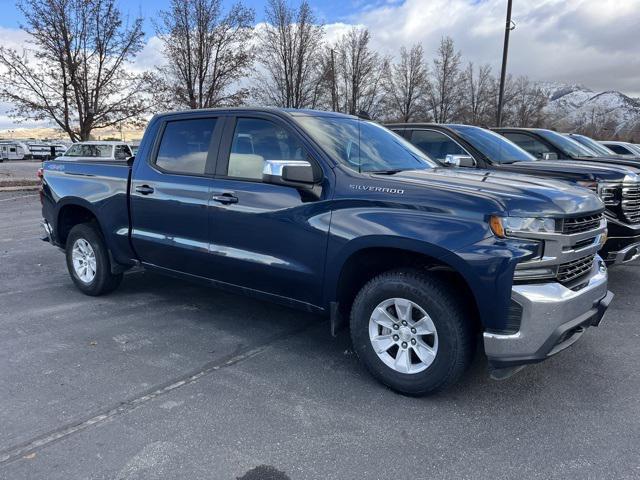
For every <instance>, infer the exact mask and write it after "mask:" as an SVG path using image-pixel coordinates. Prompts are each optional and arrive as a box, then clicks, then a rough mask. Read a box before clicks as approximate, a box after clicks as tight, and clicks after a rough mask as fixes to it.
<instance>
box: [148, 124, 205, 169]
mask: <svg viewBox="0 0 640 480" xmlns="http://www.w3.org/2000/svg"><path fill="white" fill-rule="evenodd" d="M215 126H216V119H215V118H194V119H188V120H172V121H170V122H167V124H166V125H165V128H164V131H163V133H162V139H161V140H160V146H159V148H158V154H157V156H156V160H155V164H156V166H157V167H159V168H160V169H161V170H163V171H165V172H169V173H181V174H186V175H204V173H205V168H206V165H207V156H208V155H209V147H210V144H211V139H212V138H213V131H214V128H215Z"/></svg>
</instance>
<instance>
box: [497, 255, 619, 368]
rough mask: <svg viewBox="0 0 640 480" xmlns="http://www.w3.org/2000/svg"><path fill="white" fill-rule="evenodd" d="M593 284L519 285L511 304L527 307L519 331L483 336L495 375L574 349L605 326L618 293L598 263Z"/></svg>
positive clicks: (605, 271) (604, 268) (513, 293)
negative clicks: (611, 289)
mask: <svg viewBox="0 0 640 480" xmlns="http://www.w3.org/2000/svg"><path fill="white" fill-rule="evenodd" d="M596 259H597V260H596V261H595V262H594V265H593V268H592V271H591V273H590V277H589V280H588V281H587V282H586V284H585V286H583V287H582V288H580V289H579V290H577V291H574V290H572V289H570V288H567V287H565V286H564V285H562V284H560V283H558V282H549V283H532V284H523V285H514V286H513V288H512V292H511V298H512V300H514V301H515V302H517V303H518V304H519V305H520V306H521V307H522V316H521V322H520V329H519V331H518V332H517V333H513V334H497V333H490V332H485V333H484V349H485V353H486V355H487V358H488V360H489V366H490V367H491V368H492V369H501V368H510V367H516V366H519V365H524V364H528V363H535V362H540V361H542V360H544V359H546V358H548V357H550V356H552V355H555V354H556V353H558V352H561V351H562V350H564V349H565V348H568V347H569V346H571V345H572V344H573V343H575V342H576V341H577V340H578V339H579V338H580V336H582V334H583V333H584V331H585V329H586V328H587V327H590V326H597V325H599V324H600V321H601V320H602V317H603V316H604V313H605V311H606V310H607V307H608V306H609V304H610V303H611V300H612V299H613V293H611V292H609V291H608V290H607V270H606V267H605V266H604V262H603V261H602V260H601V259H600V258H599V257H596Z"/></svg>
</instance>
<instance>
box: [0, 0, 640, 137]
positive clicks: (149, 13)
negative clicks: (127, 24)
mask: <svg viewBox="0 0 640 480" xmlns="http://www.w3.org/2000/svg"><path fill="white" fill-rule="evenodd" d="M119 1H120V4H121V8H122V10H123V11H124V12H126V13H128V14H129V15H131V16H136V15H139V14H140V13H141V12H142V14H143V16H145V17H146V19H147V20H146V29H145V31H146V32H147V42H148V44H147V47H146V48H145V49H144V51H143V52H142V54H141V55H140V57H139V58H138V59H137V61H136V67H137V68H140V69H144V68H148V67H150V66H153V65H154V64H155V63H156V62H158V61H159V59H160V58H161V57H160V55H159V52H158V48H157V47H158V41H157V39H154V38H153V27H152V25H151V22H150V21H149V20H148V19H149V18H152V17H153V15H154V12H155V11H158V10H159V9H162V8H166V6H167V4H168V3H169V0H119ZM225 3H228V4H230V3H231V2H227V1H226V0H225ZM244 3H245V4H247V5H249V6H250V7H252V8H254V9H255V11H256V21H258V22H259V21H261V20H262V17H263V11H264V4H265V1H264V0H245V2H244ZM310 3H311V5H312V6H313V8H314V9H315V11H316V14H317V16H318V18H319V19H320V20H321V21H322V22H324V24H325V25H326V26H327V31H328V35H329V36H330V37H334V36H337V35H339V34H340V33H341V32H343V31H345V30H346V29H347V28H349V26H350V25H364V26H366V27H368V28H369V29H370V30H371V33H372V35H373V44H374V47H375V48H376V49H378V50H380V51H382V52H384V53H388V54H391V55H393V54H395V53H396V52H397V49H398V48H399V46H400V45H407V46H409V45H411V44H413V43H416V42H419V43H421V44H422V45H423V46H424V49H425V52H426V53H427V54H428V55H431V54H432V52H434V51H435V49H436V47H437V43H438V41H439V39H440V38H441V37H442V36H443V35H449V36H451V37H452V38H453V39H454V40H455V42H456V45H457V47H458V48H459V49H460V50H461V51H462V53H463V56H464V58H465V60H471V61H473V62H475V63H489V64H491V65H492V66H493V67H494V69H495V70H496V71H498V69H499V65H500V59H501V53H502V41H503V32H504V19H505V13H506V3H507V2H506V0H404V1H402V0H374V1H365V0H352V1H349V0H310ZM0 11H1V12H2V16H1V17H0V44H2V45H17V46H19V45H21V44H22V42H23V41H24V39H25V38H24V35H23V34H22V33H21V32H20V31H19V24H20V21H21V16H20V14H19V12H18V11H17V9H16V8H15V3H14V1H11V0H0ZM512 18H513V20H514V22H515V23H516V25H517V26H516V29H515V30H514V31H513V32H512V36H511V45H510V51H509V53H510V54H509V71H510V72H511V73H513V74H516V75H519V74H525V75H528V76H529V77H531V78H532V79H536V80H551V81H558V82H566V83H580V84H583V85H586V86H587V87H589V88H591V89H593V90H596V91H602V90H619V91H621V92H623V93H626V94H627V95H631V96H636V97H637V96H640V52H639V45H640V0H513V14H512ZM10 124H11V121H10V120H8V119H7V118H6V116H4V115H2V113H0V128H8V126H9V125H10Z"/></svg>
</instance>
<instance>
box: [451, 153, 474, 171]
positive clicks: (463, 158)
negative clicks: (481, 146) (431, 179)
mask: <svg viewBox="0 0 640 480" xmlns="http://www.w3.org/2000/svg"><path fill="white" fill-rule="evenodd" d="M444 164H445V165H447V166H449V167H467V168H473V167H475V166H476V161H475V160H474V158H473V157H472V156H470V155H451V154H449V155H447V156H446V157H444Z"/></svg>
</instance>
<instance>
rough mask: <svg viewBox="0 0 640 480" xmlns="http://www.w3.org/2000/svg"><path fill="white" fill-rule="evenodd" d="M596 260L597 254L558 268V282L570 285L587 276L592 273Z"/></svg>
mask: <svg viewBox="0 0 640 480" xmlns="http://www.w3.org/2000/svg"><path fill="white" fill-rule="evenodd" d="M594 260H595V254H594V255H587V256H586V257H582V258H578V259H577V260H574V261H572V262H568V263H563V264H562V265H560V267H558V277H557V278H558V281H559V282H560V283H570V282H572V281H574V280H577V279H578V278H580V277H582V276H583V275H586V274H587V273H589V272H590V271H591V267H592V266H593V261H594Z"/></svg>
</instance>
